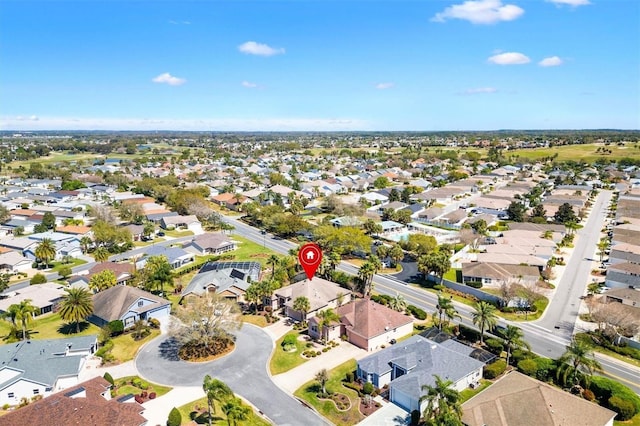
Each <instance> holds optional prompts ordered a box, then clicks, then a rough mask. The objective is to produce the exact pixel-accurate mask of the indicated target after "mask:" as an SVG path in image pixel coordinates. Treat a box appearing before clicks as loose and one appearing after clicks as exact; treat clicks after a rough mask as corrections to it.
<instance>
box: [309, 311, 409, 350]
mask: <svg viewBox="0 0 640 426" xmlns="http://www.w3.org/2000/svg"><path fill="white" fill-rule="evenodd" d="M336 314H337V315H338V316H339V317H340V322H339V323H336V324H329V325H326V324H325V326H324V327H323V330H322V336H321V330H320V329H319V322H320V320H319V318H318V317H317V316H316V317H313V318H311V319H310V320H309V336H311V337H312V338H315V339H319V338H321V337H324V338H325V339H327V340H332V339H337V338H340V337H341V336H347V340H348V341H349V342H350V343H352V344H354V345H356V346H358V347H359V348H362V349H365V350H367V351H373V350H375V349H378V348H380V347H382V346H384V345H388V344H389V342H391V341H392V340H394V339H398V338H400V337H403V336H406V335H408V334H411V332H412V331H413V318H412V317H410V316H408V315H405V314H403V313H401V312H398V311H394V310H393V309H390V308H388V307H386V306H384V305H381V304H379V303H376V302H374V301H373V300H371V299H369V298H366V299H357V300H354V301H351V302H349V303H346V304H344V305H341V306H339V307H337V308H336Z"/></svg>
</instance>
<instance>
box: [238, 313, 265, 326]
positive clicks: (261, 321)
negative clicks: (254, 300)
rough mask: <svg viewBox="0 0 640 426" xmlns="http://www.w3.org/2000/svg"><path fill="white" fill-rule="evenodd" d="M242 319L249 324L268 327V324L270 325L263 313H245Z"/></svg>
mask: <svg viewBox="0 0 640 426" xmlns="http://www.w3.org/2000/svg"><path fill="white" fill-rule="evenodd" d="M242 321H244V322H246V323H248V324H253V325H257V326H258V327H266V326H267V325H269V324H267V320H266V318H265V317H263V316H262V315H251V314H247V315H243V316H242Z"/></svg>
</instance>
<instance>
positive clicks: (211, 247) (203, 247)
mask: <svg viewBox="0 0 640 426" xmlns="http://www.w3.org/2000/svg"><path fill="white" fill-rule="evenodd" d="M237 247H238V246H237V244H236V242H235V241H233V240H232V239H231V238H229V237H228V236H227V235H226V234H223V233H222V232H208V233H205V234H202V235H198V236H196V237H195V238H193V239H192V240H191V241H189V242H187V243H185V244H184V245H183V246H182V248H184V249H186V250H189V251H190V250H193V251H194V252H195V253H197V254H199V255H207V254H222V253H226V252H228V251H232V250H235V249H236V248H237Z"/></svg>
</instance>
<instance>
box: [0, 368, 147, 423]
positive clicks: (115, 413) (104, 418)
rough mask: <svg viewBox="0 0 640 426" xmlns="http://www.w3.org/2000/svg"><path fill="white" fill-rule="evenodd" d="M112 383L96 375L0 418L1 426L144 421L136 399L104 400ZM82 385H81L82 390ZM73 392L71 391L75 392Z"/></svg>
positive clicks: (141, 408) (140, 407) (141, 409)
mask: <svg viewBox="0 0 640 426" xmlns="http://www.w3.org/2000/svg"><path fill="white" fill-rule="evenodd" d="M110 386H111V385H110V384H109V382H107V381H106V380H105V379H103V378H102V377H96V378H94V379H91V380H88V381H86V382H83V383H80V384H79V385H78V386H74V387H72V388H69V389H65V390H63V391H60V392H58V393H55V394H53V395H51V396H49V397H47V398H44V399H42V400H40V401H37V402H33V403H31V404H29V405H27V406H26V407H22V408H20V409H18V410H15V411H12V412H10V413H8V414H5V415H4V416H2V417H1V418H0V423H2V425H4V426H24V425H40V424H55V425H57V426H77V425H87V426H93V425H95V426H98V425H110V426H141V425H144V424H146V423H147V420H146V419H145V418H144V417H143V416H142V414H141V413H142V412H143V411H144V408H143V407H142V406H141V405H140V404H138V403H135V402H134V403H128V402H127V403H120V402H118V401H116V400H115V399H112V400H109V401H108V400H106V399H105V398H104V397H103V396H102V394H103V393H105V392H106V393H108V392H109V387H110ZM81 388H84V390H85V394H83V393H82V391H81ZM77 391H79V392H78V393H75V394H74V392H77Z"/></svg>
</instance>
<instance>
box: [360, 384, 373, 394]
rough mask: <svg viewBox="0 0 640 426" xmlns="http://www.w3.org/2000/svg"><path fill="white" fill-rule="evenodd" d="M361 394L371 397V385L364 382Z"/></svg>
mask: <svg viewBox="0 0 640 426" xmlns="http://www.w3.org/2000/svg"><path fill="white" fill-rule="evenodd" d="M362 393H363V394H365V395H371V394H372V393H373V383H371V382H364V385H362Z"/></svg>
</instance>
